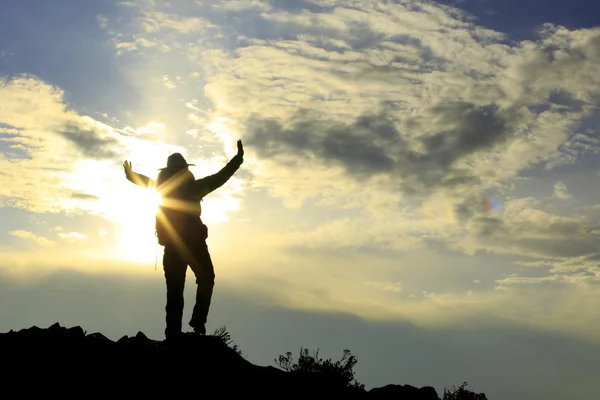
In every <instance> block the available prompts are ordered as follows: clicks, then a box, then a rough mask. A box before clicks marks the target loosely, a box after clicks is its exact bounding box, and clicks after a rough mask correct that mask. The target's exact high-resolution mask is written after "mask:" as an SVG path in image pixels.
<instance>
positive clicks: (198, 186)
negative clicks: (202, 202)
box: [195, 140, 244, 198]
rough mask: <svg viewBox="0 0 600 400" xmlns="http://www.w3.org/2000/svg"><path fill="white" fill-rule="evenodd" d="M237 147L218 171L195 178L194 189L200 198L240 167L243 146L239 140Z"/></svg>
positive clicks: (221, 184) (222, 182) (221, 183)
mask: <svg viewBox="0 0 600 400" xmlns="http://www.w3.org/2000/svg"><path fill="white" fill-rule="evenodd" d="M237 148H238V152H237V154H236V155H235V156H233V158H232V159H231V160H230V161H229V162H228V163H227V165H225V166H224V167H223V168H222V169H221V170H220V171H219V172H217V173H216V174H214V175H209V176H207V177H205V178H202V179H197V180H196V182H195V191H196V193H197V194H198V195H199V197H200V198H202V197H204V196H206V195H207V194H209V193H210V192H212V191H213V190H215V189H218V188H220V187H221V186H223V185H224V184H225V182H227V181H228V180H229V178H231V177H232V176H233V174H234V173H235V171H237V170H238V168H240V166H241V165H242V163H243V162H244V147H243V146H242V141H241V140H238V141H237Z"/></svg>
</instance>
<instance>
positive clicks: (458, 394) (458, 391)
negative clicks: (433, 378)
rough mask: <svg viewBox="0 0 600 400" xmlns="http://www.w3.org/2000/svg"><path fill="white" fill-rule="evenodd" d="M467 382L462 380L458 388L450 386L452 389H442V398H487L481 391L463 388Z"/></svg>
mask: <svg viewBox="0 0 600 400" xmlns="http://www.w3.org/2000/svg"><path fill="white" fill-rule="evenodd" d="M466 387H467V382H463V384H462V385H460V386H459V387H458V388H457V387H456V386H452V391H450V390H446V389H444V399H443V400H487V397H486V395H485V394H483V393H475V392H472V391H471V390H468V389H465V388H466Z"/></svg>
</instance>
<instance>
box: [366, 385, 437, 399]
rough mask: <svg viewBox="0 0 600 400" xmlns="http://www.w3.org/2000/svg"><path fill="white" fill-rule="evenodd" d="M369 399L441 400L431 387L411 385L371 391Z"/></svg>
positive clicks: (390, 386) (387, 386) (391, 386)
mask: <svg viewBox="0 0 600 400" xmlns="http://www.w3.org/2000/svg"><path fill="white" fill-rule="evenodd" d="M369 399H398V400H439V397H438V395H437V392H436V391H435V389H434V388H432V387H431V386H424V387H422V388H420V389H419V388H416V387H414V386H411V385H404V386H403V385H386V386H383V387H379V388H374V389H371V390H370V391H369Z"/></svg>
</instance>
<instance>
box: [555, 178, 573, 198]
mask: <svg viewBox="0 0 600 400" xmlns="http://www.w3.org/2000/svg"><path fill="white" fill-rule="evenodd" d="M554 196H555V197H557V198H559V199H561V200H566V199H570V198H571V195H570V194H569V190H568V189H567V185H566V184H565V183H564V182H556V183H555V184H554Z"/></svg>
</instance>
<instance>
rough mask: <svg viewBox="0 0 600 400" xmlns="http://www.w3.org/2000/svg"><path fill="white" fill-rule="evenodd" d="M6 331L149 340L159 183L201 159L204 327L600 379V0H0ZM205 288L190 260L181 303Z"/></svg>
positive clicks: (429, 363) (495, 378)
mask: <svg viewBox="0 0 600 400" xmlns="http://www.w3.org/2000/svg"><path fill="white" fill-rule="evenodd" d="M0 9H1V12H0V221H2V223H1V224H0V287H1V290H0V331H1V332H6V331H9V330H10V329H14V330H17V329H22V328H27V327H30V326H33V325H37V326H40V327H47V326H49V325H51V324H52V323H54V322H60V323H61V325H63V326H82V327H83V328H84V329H85V330H87V331H88V332H102V333H104V334H105V335H106V336H108V337H109V338H111V339H113V340H116V339H118V338H119V337H121V336H123V335H135V333H137V331H140V330H141V331H143V332H145V333H146V334H147V335H148V336H150V337H152V338H155V339H157V340H162V338H163V330H164V301H165V284H164V278H163V272H162V265H161V257H162V248H161V247H160V246H158V245H157V243H156V238H155V236H154V214H155V212H156V205H157V195H156V194H155V193H153V192H150V191H148V190H144V189H141V188H139V187H136V186H135V185H132V184H131V183H130V182H128V181H127V180H126V179H125V176H124V173H123V167H122V164H123V161H124V160H130V161H132V164H133V169H134V171H136V172H139V173H142V174H145V175H148V176H150V177H152V178H154V177H156V175H157V173H158V168H161V167H163V166H165V165H166V158H167V156H168V155H169V154H171V153H173V152H181V153H182V154H183V155H184V156H185V157H186V159H187V160H188V162H190V163H194V164H196V166H195V167H191V168H190V169H191V171H192V172H193V173H194V175H195V176H196V177H197V178H200V177H203V176H206V175H210V174H212V173H215V172H217V171H218V170H219V169H220V168H222V167H223V166H224V165H225V164H226V163H227V161H228V160H229V159H231V157H232V156H233V155H234V154H235V152H236V144H235V142H236V140H237V139H241V140H242V141H243V143H244V148H245V156H244V164H243V165H242V167H241V168H240V169H239V170H238V171H237V172H236V174H235V175H234V177H232V178H231V179H230V180H229V181H228V182H227V183H226V184H225V185H224V186H223V187H221V188H220V189H218V190H217V191H215V192H213V193H211V194H210V195H209V196H207V198H206V199H205V201H204V202H203V203H202V204H203V214H202V218H203V220H204V221H205V223H206V224H207V225H208V228H209V238H208V245H209V249H210V251H211V255H212V258H213V262H214V264H215V271H216V276H217V277H216V285H215V294H214V297H213V304H212V308H211V313H210V315H209V321H208V324H207V328H208V330H209V331H213V330H214V329H216V328H218V327H220V326H226V327H227V329H228V331H229V332H230V334H231V336H232V338H233V340H234V341H235V342H236V343H237V344H238V345H239V346H240V348H241V349H242V351H243V352H244V353H245V355H246V356H247V357H248V359H249V360H250V361H252V362H254V363H256V364H259V365H273V360H274V359H275V358H276V357H277V356H278V355H279V354H284V353H285V352H287V351H291V352H293V353H294V354H296V355H297V354H298V351H299V350H300V347H304V348H309V349H314V350H316V349H320V354H321V355H323V356H326V357H331V358H335V359H339V358H341V356H342V352H343V350H344V349H349V350H351V352H352V354H353V355H355V356H357V357H358V360H359V361H358V364H357V366H356V368H355V370H356V378H357V379H358V380H359V381H360V382H362V383H364V384H365V385H366V387H367V388H368V389H369V388H372V387H377V386H383V385H386V384H390V383H395V384H411V385H414V386H425V385H429V386H433V387H435V388H436V390H437V391H438V394H439V395H440V396H442V395H443V389H444V388H450V387H451V386H452V385H456V386H458V385H460V384H461V383H462V382H464V381H466V382H468V383H469V388H471V389H472V390H475V391H478V392H484V393H486V394H487V395H488V397H489V398H490V399H524V398H528V399H529V398H543V399H546V400H548V399H565V398H578V399H593V398H597V390H598V389H597V382H596V380H597V379H596V378H597V373H598V369H599V368H600V362H599V361H598V360H599V359H600V218H598V212H599V211H600V196H599V194H600V193H599V191H598V189H597V187H598V184H600V157H599V156H598V154H599V153H600V137H599V135H600V109H599V107H598V106H599V105H600V21H599V20H598V19H597V17H596V18H594V15H598V14H599V13H600V4H597V2H595V1H593V0H572V1H569V2H564V1H558V0H550V1H543V2H542V1H539V0H519V1H515V0H510V1H508V0H503V1H501V0H455V1H450V0H446V1H437V2H436V1H409V0H396V1H371V0H344V1H342V0H293V1H292V0H270V1H267V0H245V1H241V0H240V1H237V0H227V1H224V0H210V1H209V0H206V1H200V0H196V1H193V0H177V1H171V2H166V1H157V0H133V1H117V0H101V1H95V2H82V1H78V0H63V1H60V2H49V1H42V0H3V1H1V2H0ZM194 286H195V285H194V280H193V276H192V273H191V271H190V272H188V277H187V287H186V310H185V314H184V323H185V322H186V321H187V319H189V316H190V314H191V305H192V304H193V295H194V289H195V288H194Z"/></svg>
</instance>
